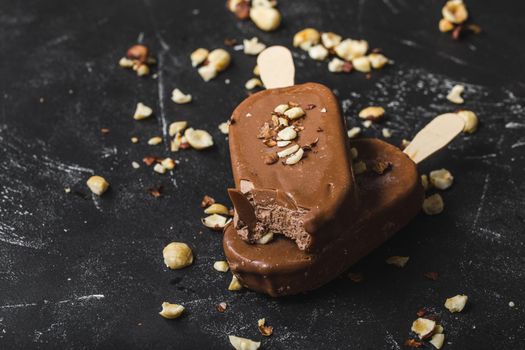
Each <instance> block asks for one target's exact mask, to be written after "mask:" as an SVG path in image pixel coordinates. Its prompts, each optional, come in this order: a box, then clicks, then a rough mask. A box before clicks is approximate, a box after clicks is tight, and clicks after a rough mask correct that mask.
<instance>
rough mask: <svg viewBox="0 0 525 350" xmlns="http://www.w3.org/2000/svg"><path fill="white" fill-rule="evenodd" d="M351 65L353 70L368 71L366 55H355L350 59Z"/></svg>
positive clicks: (368, 63) (368, 61)
mask: <svg viewBox="0 0 525 350" xmlns="http://www.w3.org/2000/svg"><path fill="white" fill-rule="evenodd" d="M352 66H353V67H354V69H355V70H357V71H359V72H363V73H368V72H370V60H369V59H368V57H366V56H362V57H357V58H354V59H353V60H352Z"/></svg>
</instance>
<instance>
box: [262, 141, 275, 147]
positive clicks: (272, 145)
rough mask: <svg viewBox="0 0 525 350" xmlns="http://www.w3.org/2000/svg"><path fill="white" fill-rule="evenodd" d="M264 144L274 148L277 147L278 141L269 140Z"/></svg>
mask: <svg viewBox="0 0 525 350" xmlns="http://www.w3.org/2000/svg"><path fill="white" fill-rule="evenodd" d="M263 143H264V144H265V145H266V146H268V147H274V146H276V145H277V141H275V140H272V139H267V140H264V141H263Z"/></svg>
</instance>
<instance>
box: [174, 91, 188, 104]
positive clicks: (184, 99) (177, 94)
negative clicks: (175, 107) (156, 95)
mask: <svg viewBox="0 0 525 350" xmlns="http://www.w3.org/2000/svg"><path fill="white" fill-rule="evenodd" d="M171 100H172V101H173V102H175V103H177V104H185V103H190V102H191V95H190V94H184V93H183V92H182V91H180V90H179V89H175V90H173V92H172V93H171Z"/></svg>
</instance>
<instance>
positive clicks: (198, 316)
mask: <svg viewBox="0 0 525 350" xmlns="http://www.w3.org/2000/svg"><path fill="white" fill-rule="evenodd" d="M442 4H443V2H442V1H409V0H383V1H368V2H365V1H313V0H310V1H300V2H299V1H293V2H292V1H284V0H283V1H282V4H280V10H281V11H282V13H283V16H284V25H283V26H282V28H281V29H279V30H278V31H277V32H276V33H272V34H268V33H262V32H260V31H258V30H257V29H256V28H254V26H253V25H252V24H251V23H249V22H243V23H239V22H236V21H235V19H234V18H233V17H232V16H231V15H230V14H229V13H227V11H226V10H225V9H224V5H223V3H222V1H217V0H208V1H198V2H197V1H187V2H183V1H155V2H154V1H146V2H140V1H60V0H50V1H7V0H4V1H1V2H0V47H1V51H0V55H1V57H0V62H1V64H0V74H1V75H0V77H1V78H0V88H1V95H0V104H1V114H0V348H1V349H31V348H42V349H106V348H114V349H117V348H118V349H147V348H152V349H212V348H213V349H229V348H230V346H229V344H228V340H227V335H228V334H235V335H238V336H245V337H249V338H252V339H262V338H263V337H262V336H260V335H259V333H258V330H257V327H256V324H257V320H258V319H259V318H262V317H266V319H267V323H268V324H270V325H272V326H274V327H275V332H274V335H273V336H272V337H270V338H265V339H262V341H263V347H264V348H268V349H318V348H320V347H324V348H329V349H346V348H352V349H399V348H403V345H402V344H403V342H404V340H405V339H406V338H407V337H408V335H409V329H410V325H411V322H412V321H413V320H414V319H415V318H416V315H415V313H416V311H417V310H418V309H419V308H421V307H423V306H427V307H434V308H435V309H436V310H437V311H438V312H439V313H440V314H441V318H442V321H441V322H442V324H443V325H444V328H445V333H446V341H447V343H448V344H447V345H446V346H445V349H489V348H490V349H493V348H505V349H519V348H524V347H525V328H524V327H525V326H524V324H525V323H524V322H525V321H524V320H525V312H524V311H523V306H524V304H523V303H524V294H525V287H524V286H525V276H524V269H525V260H524V258H523V257H524V256H525V247H524V241H525V229H524V227H525V213H524V208H525V199H524V198H525V197H524V196H523V193H524V191H525V186H524V184H523V182H522V179H523V175H524V173H523V168H524V165H525V157H524V153H523V150H524V149H525V118H524V112H525V110H524V106H525V93H524V92H525V91H524V90H525V89H524V87H525V85H524V81H525V71H524V70H523V61H524V59H525V48H524V47H523V34H524V29H525V28H524V27H525V21H523V16H522V14H523V11H524V9H525V8H524V5H523V3H522V2H518V1H510V0H504V1H492V2H491V1H484V2H480V1H469V2H468V5H469V9H470V12H471V14H472V17H473V20H474V21H475V22H476V23H478V24H480V25H481V26H482V27H483V29H484V30H485V34H482V35H479V36H469V37H467V38H465V40H463V41H460V42H456V41H453V40H451V38H450V37H449V36H448V35H444V34H441V33H439V31H438V30H437V22H438V20H439V18H440V9H441V6H442ZM196 10H198V11H196ZM305 26H312V27H315V28H318V29H320V30H326V31H334V32H338V33H340V34H342V35H344V36H349V37H356V38H365V39H367V40H368V41H369V42H370V44H371V46H372V47H381V48H382V49H383V50H384V52H385V53H386V54H387V55H388V56H389V57H391V58H392V59H393V60H394V61H395V64H394V65H393V66H391V67H388V68H386V69H384V70H382V71H380V72H374V73H373V74H372V77H371V79H369V80H367V79H365V77H364V75H362V74H360V73H353V74H350V75H332V74H329V73H328V72H327V69H326V67H325V63H317V62H314V61H312V60H310V59H309V58H305V57H304V54H303V53H302V52H297V54H298V55H297V56H296V58H295V59H296V66H297V71H298V72H297V82H306V81H316V82H321V83H325V84H327V85H328V86H330V87H332V88H333V89H336V91H337V92H338V95H339V98H340V99H341V102H342V105H343V108H344V114H345V117H346V119H347V122H348V125H349V126H353V125H358V121H357V118H356V117H355V116H356V114H357V111H358V110H359V109H360V108H362V107H363V106H366V105H368V104H379V105H382V106H384V107H385V108H386V110H387V113H388V117H387V120H386V121H385V125H386V126H387V127H389V128H391V129H392V130H393V132H394V137H393V138H392V139H391V140H392V142H393V143H395V144H398V142H399V141H400V139H401V138H410V137H412V136H413V135H414V133H415V132H416V131H417V130H418V129H420V128H421V127H422V126H423V125H424V124H425V123H426V122H428V121H429V120H430V119H431V118H432V117H434V116H435V115H437V114H440V113H442V112H446V111H451V110H455V109H457V106H456V105H452V104H451V103H449V102H448V101H447V100H446V99H445V97H444V96H445V95H446V93H447V92H448V90H449V89H450V87H451V86H452V85H453V84H455V83H458V82H459V83H464V84H465V85H466V92H465V94H464V96H465V98H466V102H465V105H464V107H465V108H468V109H472V110H474V111H475V112H476V113H478V115H479V117H480V119H481V121H482V125H481V127H480V130H479V131H478V132H477V133H476V134H474V135H472V136H462V137H460V138H459V139H458V140H457V141H455V142H454V143H453V144H452V145H451V147H450V148H449V149H448V150H447V151H444V152H442V153H440V154H438V155H436V156H435V157H433V158H432V159H431V160H428V161H427V162H425V163H424V164H422V166H421V170H422V171H428V170H431V169H435V168H441V167H446V168H448V169H450V170H451V171H452V173H453V174H454V175H455V183H454V186H453V187H452V188H451V189H449V190H447V191H445V192H444V193H443V197H444V200H445V203H446V209H445V211H444V212H443V213H442V214H441V215H438V216H435V217H428V216H425V215H420V216H418V217H417V218H416V219H415V220H414V221H413V222H412V224H410V225H409V226H408V227H407V228H406V229H404V230H403V231H402V232H400V233H399V234H398V235H397V236H396V237H395V238H394V239H392V240H391V241H389V242H388V243H387V244H385V245H384V246H382V247H381V248H380V249H378V250H377V251H375V252H374V253H373V254H371V255H370V256H369V257H367V258H366V259H364V260H363V261H361V262H360V263H359V264H358V265H357V266H355V267H354V268H353V269H352V271H354V272H361V273H363V275H364V281H363V282H362V283H359V284H356V283H354V282H352V281H351V280H350V279H349V278H347V277H345V276H343V277H342V278H340V279H338V280H337V281H334V282H333V283H330V284H329V285H327V286H325V287H324V288H321V289H320V290H318V291H315V292H313V293H310V294H308V295H303V296H297V297H292V298H286V299H271V298H268V297H265V296H262V295H257V294H255V293H252V292H249V291H242V292H238V293H232V292H228V291H227V289H226V288H227V286H228V283H229V280H230V275H229V274H221V273H218V272H216V271H215V270H213V268H212V264H213V262H214V261H215V260H218V259H222V258H223V254H222V251H221V235H220V234H218V233H214V232H208V231H207V230H205V229H204V228H203V227H202V225H201V224H200V221H199V219H200V217H201V216H202V215H203V214H202V212H201V209H200V208H199V203H200V199H201V197H202V196H203V195H204V194H210V195H212V196H214V197H215V198H216V199H217V200H219V201H220V202H226V201H227V196H226V188H227V187H228V186H230V185H231V182H232V181H231V172H230V168H229V159H228V147H227V141H226V140H225V137H224V135H222V134H220V132H219V130H218V129H217V125H218V124H219V123H220V122H222V121H225V120H226V119H227V118H228V117H229V115H230V112H231V111H232V109H233V108H234V106H236V105H237V104H238V103H239V102H240V101H241V100H242V99H243V98H244V97H245V96H246V92H245V90H244V82H245V81H246V80H247V79H248V78H250V77H251V75H252V74H251V71H252V68H253V66H254V62H255V58H253V57H247V56H245V55H244V54H242V53H241V52H233V51H232V54H233V60H234V62H233V64H232V66H231V67H230V68H229V69H228V70H227V71H226V72H225V73H223V74H221V75H220V77H219V78H218V79H216V80H214V81H212V82H210V83H204V82H203V81H202V80H201V78H200V77H199V76H198V75H197V72H196V71H195V70H194V69H192V68H190V63H189V59H188V56H189V53H190V52H191V51H192V50H193V49H195V48H197V47H201V46H202V47H207V48H215V47H219V46H223V45H222V42H223V39H224V38H226V37H230V38H236V39H237V40H241V39H242V38H250V37H252V36H254V35H256V36H258V37H259V38H260V39H261V40H262V41H263V42H265V43H267V44H286V45H288V46H289V45H290V42H291V38H292V36H293V34H294V33H295V32H296V31H298V30H299V29H302V28H303V27H305ZM141 32H142V33H143V38H144V39H143V41H144V43H146V44H148V45H150V46H151V47H152V49H153V51H154V52H155V53H156V54H157V56H158V58H159V66H158V78H157V79H152V78H146V79H140V78H138V77H136V76H135V75H134V74H133V73H132V72H129V71H125V70H123V69H121V68H119V67H118V66H117V61H118V59H119V58H120V57H121V56H122V55H123V54H124V53H125V50H126V49H127V47H128V46H130V45H131V44H133V43H135V42H136V40H137V36H138V35H139V33H141ZM141 36H142V35H141ZM225 79H230V81H231V83H230V84H229V85H226V84H225V82H224V81H225ZM175 87H180V88H181V89H182V90H183V91H185V92H190V93H191V94H193V96H194V102H193V103H192V104H190V105H184V106H179V105H175V104H174V103H173V102H171V101H170V99H169V97H170V93H171V90H172V89H173V88H175ZM41 98H42V100H41V101H40V99H41ZM139 101H142V102H144V103H146V104H148V105H151V106H152V107H154V110H155V113H156V118H152V119H151V120H148V121H144V122H136V121H133V119H132V118H131V115H132V113H133V111H134V107H135V104H136V103H137V102H139ZM180 119H186V120H188V121H190V123H191V125H193V126H195V127H198V128H203V129H206V130H209V131H210V132H211V133H212V134H213V136H214V139H215V142H216V146H215V147H214V148H213V149H212V150H210V151H205V152H197V151H185V152H180V153H178V154H175V155H174V156H175V158H176V159H178V160H179V161H180V164H179V166H178V168H177V169H176V171H175V172H174V173H173V175H172V176H160V175H158V174H154V173H153V172H152V170H151V169H148V168H146V167H144V166H142V167H141V168H140V169H138V170H134V169H132V168H131V162H132V161H140V160H141V159H142V157H143V156H145V155H148V154H156V155H160V156H165V155H167V154H168V153H167V148H166V147H164V146H156V147H151V146H147V145H145V140H147V138H149V137H151V136H154V135H159V134H161V128H162V126H163V125H164V124H163V123H169V122H171V121H174V120H180ZM102 127H106V128H109V129H110V133H109V134H108V135H106V136H103V135H101V133H100V128H102ZM380 131H381V130H380V127H374V128H372V129H370V130H367V131H366V132H365V135H366V136H370V137H378V136H380ZM133 135H137V136H139V137H140V138H141V140H142V141H141V143H140V144H138V145H133V144H131V142H130V141H129V139H130V137H131V136H133ZM92 173H96V174H99V175H102V176H104V177H106V178H107V179H108V180H109V182H110V183H111V190H110V191H109V192H108V193H107V194H106V195H104V196H103V197H102V198H100V199H96V198H92V197H91V195H90V194H88V190H87V188H86V186H85V180H86V179H87V178H88V177H89V176H90V174H92ZM156 184H164V187H165V192H164V193H163V196H162V197H161V198H159V199H155V198H153V197H151V196H150V195H149V194H148V193H147V189H148V188H149V187H151V186H153V185H156ZM67 186H70V187H71V188H72V189H73V193H70V194H66V193H65V192H64V188H65V187H67ZM172 240H177V241H184V242H187V243H188V244H189V245H190V246H192V248H193V249H194V253H195V255H196V259H195V264H194V265H193V266H191V267H189V268H187V269H184V270H181V271H168V270H167V269H166V268H165V267H164V266H163V262H162V256H161V251H162V248H163V247H164V245H165V244H167V243H168V242H170V241H172ZM390 255H408V256H410V261H409V263H408V265H407V266H406V267H405V268H403V269H397V268H394V267H392V266H387V265H386V264H385V263H384V259H385V258H386V257H388V256H390ZM427 271H437V272H438V273H439V279H438V280H437V281H430V280H428V279H426V278H425V277H423V273H424V272H427ZM457 293H465V294H467V295H468V296H469V304H468V306H467V308H466V310H465V311H464V312H463V313H460V314H450V313H449V312H448V311H447V310H445V309H444V307H443V306H442V305H443V303H444V300H445V299H446V298H447V297H450V296H453V295H455V294H457ZM165 300H168V301H172V302H178V303H181V304H184V305H185V306H186V307H187V311H188V312H187V314H186V315H185V316H184V317H183V318H181V319H178V320H173V321H168V320H164V319H163V318H161V317H160V316H159V315H158V314H157V313H158V311H159V310H160V304H161V303H162V302H163V301H165ZM222 301H225V302H227V303H228V305H229V307H228V309H227V311H226V312H225V313H224V314H221V313H218V312H217V311H215V305H216V304H218V303H219V302H222ZM509 301H514V302H515V303H516V307H515V308H510V307H509V306H508V303H509Z"/></svg>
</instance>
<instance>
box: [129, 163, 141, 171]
mask: <svg viewBox="0 0 525 350" xmlns="http://www.w3.org/2000/svg"><path fill="white" fill-rule="evenodd" d="M131 166H132V167H133V169H138V168H140V164H139V163H137V162H131Z"/></svg>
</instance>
